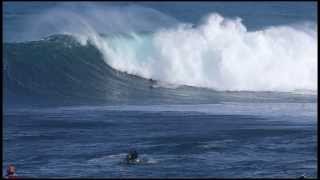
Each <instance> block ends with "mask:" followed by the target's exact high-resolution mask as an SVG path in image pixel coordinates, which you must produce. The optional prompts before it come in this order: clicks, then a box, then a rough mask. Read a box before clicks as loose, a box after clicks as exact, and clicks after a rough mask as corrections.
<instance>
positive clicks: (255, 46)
mask: <svg viewBox="0 0 320 180" xmlns="http://www.w3.org/2000/svg"><path fill="white" fill-rule="evenodd" d="M85 38H87V40H88V41H90V42H91V43H92V44H94V45H95V46H96V47H97V48H98V49H99V50H100V51H101V53H102V54H103V56H104V60H105V62H106V63H107V64H109V65H110V66H111V67H112V68H114V69H117V70H119V71H122V72H126V73H128V74H134V75H138V76H141V77H144V78H151V79H155V80H159V81H163V82H167V83H172V84H182V85H190V86H196V87H207V88H211V89H215V90H222V91H226V90H231V91H243V90H245V91H294V90H298V89H299V90H300V89H304V90H316V89H317V35H316V31H315V30H313V29H311V28H309V29H308V28H304V29H302V28H300V29H299V28H298V27H290V26H278V27H269V28H266V29H264V30H258V31H253V32H249V31H247V29H246V27H245V26H244V25H243V24H242V23H241V19H235V20H231V19H225V18H223V17H222V16H220V15H218V14H211V15H210V16H209V17H208V18H207V20H206V21H205V22H204V23H203V24H200V25H198V26H196V27H192V26H190V25H181V26H179V27H177V28H171V29H163V30H159V31H157V32H155V33H152V34H149V35H144V34H137V33H131V34H129V37H127V36H114V37H111V38H110V37H107V38H105V37H101V36H99V35H97V34H88V35H87V36H80V37H79V38H78V39H79V41H80V42H82V43H84V42H86V40H85Z"/></svg>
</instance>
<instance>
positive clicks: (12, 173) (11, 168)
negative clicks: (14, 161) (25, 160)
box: [6, 164, 17, 179]
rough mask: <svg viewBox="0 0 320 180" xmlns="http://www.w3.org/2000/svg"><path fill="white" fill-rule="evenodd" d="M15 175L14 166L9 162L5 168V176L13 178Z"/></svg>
mask: <svg viewBox="0 0 320 180" xmlns="http://www.w3.org/2000/svg"><path fill="white" fill-rule="evenodd" d="M16 176H17V174H16V167H14V166H13V165H11V164H10V165H9V166H8V169H7V174H6V178H8V179H11V178H15V177H16Z"/></svg>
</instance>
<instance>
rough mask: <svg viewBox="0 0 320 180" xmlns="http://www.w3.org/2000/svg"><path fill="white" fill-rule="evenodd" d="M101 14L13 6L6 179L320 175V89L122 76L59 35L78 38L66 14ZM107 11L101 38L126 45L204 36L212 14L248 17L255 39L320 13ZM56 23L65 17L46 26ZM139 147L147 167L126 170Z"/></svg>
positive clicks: (208, 5)
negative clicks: (230, 86) (193, 32)
mask: <svg viewBox="0 0 320 180" xmlns="http://www.w3.org/2000/svg"><path fill="white" fill-rule="evenodd" d="M90 5H92V4H90V3H87V4H86V3H79V4H77V3H76V2H72V3H62V4H61V3H53V2H52V3H49V2H39V3H38V2H32V3H29V2H28V3H27V2H6V3H4V40H5V42H3V45H4V49H3V50H4V57H3V60H4V61H3V69H4V73H3V80H4V89H3V90H4V102H3V105H4V115H3V125H4V129H3V130H4V134H3V145H4V146H3V157H4V161H3V163H2V166H3V168H2V169H3V171H5V169H6V167H7V166H8V164H11V163H12V164H14V165H15V166H16V168H17V174H18V175H19V176H22V177H223V178H228V177H229V178H234V177H241V178H243V177H273V178H280V177H281V178H284V177H286V178H288V177H289V178H295V177H299V176H301V175H305V176H307V177H316V176H317V154H316V153H317V148H318V147H317V128H316V127H317V111H316V110H317V92H316V89H311V90H310V89H309V90H306V89H302V90H301V89H297V90H295V91H291V90H287V91H286V90H284V91H283V90H282V91H277V90H274V91H273V90H262V91H261V90H253V91H252V90H240V91H234V90H223V91H219V90H216V89H214V88H213V89H212V88H210V87H205V88H201V87H197V86H189V85H182V86H178V87H176V86H172V85H169V86H168V85H163V84H162V83H159V82H158V81H157V80H150V79H146V78H142V77H140V76H139V75H137V74H135V75H133V74H128V73H126V72H121V71H119V70H117V69H115V68H112V67H111V66H110V65H109V64H107V63H105V61H104V56H103V53H101V51H99V49H98V48H97V47H96V46H95V45H94V44H90V43H89V44H87V45H81V44H80V43H79V42H78V41H77V40H76V39H75V38H74V37H72V36H70V34H68V33H65V32H64V31H63V32H62V31H61V29H62V28H61V29H59V27H62V25H63V27H64V29H63V30H66V31H69V30H70V32H71V31H72V32H78V31H74V29H73V28H70V27H75V26H77V25H78V24H76V23H75V24H73V23H74V22H73V21H69V20H66V21H62V20H61V19H60V18H61V17H59V16H58V15H57V14H56V12H61V11H62V10H61V9H64V10H65V9H67V10H70V11H71V9H72V10H73V11H76V12H77V13H80V14H81V13H84V14H86V13H87V15H88V14H89V15H90V13H92V9H90V11H89V10H88V9H87V7H88V6H90ZM99 6H100V7H99V8H102V9H104V10H105V11H112V12H113V14H112V13H110V14H108V15H109V16H110V17H104V18H107V19H108V18H109V20H110V23H109V24H111V25H112V26H111V25H110V26H108V23H105V22H104V21H103V20H101V19H100V18H98V20H99V21H97V19H95V18H93V16H90V17H91V18H92V19H91V20H92V21H93V20H95V22H94V23H93V24H91V25H92V27H94V29H95V30H97V31H99V33H101V34H103V35H102V36H106V37H114V34H113V33H114V32H117V33H118V34H117V35H118V36H121V37H122V36H124V35H126V33H127V32H126V30H127V31H129V30H130V32H131V31H135V32H137V34H138V35H141V37H149V36H152V34H153V32H155V31H158V30H159V29H161V28H170V27H174V26H175V25H176V24H179V23H181V22H184V23H192V24H193V25H194V26H197V24H201V22H202V21H203V19H204V18H205V17H206V16H208V15H209V14H210V13H213V12H216V13H219V14H221V15H222V16H223V17H230V18H234V17H241V18H242V23H243V24H244V25H245V26H246V28H247V29H248V31H256V30H259V29H264V28H268V27H271V26H274V27H277V26H280V25H286V26H299V27H300V26H303V27H305V26H306V27H310V26H311V27H313V26H314V24H316V20H317V19H316V18H317V16H316V13H317V7H316V3H314V2H260V3H258V2H229V3H228V2H164V3H154V2H137V3H133V2H129V3H127V2H126V3H125V2H123V3H112V2H108V3H103V4H100V5H99ZM141 8H142V9H141ZM93 9H94V8H93ZM87 10H88V11H87ZM94 10H95V13H94V15H95V16H99V15H102V14H100V13H97V11H98V9H94ZM138 10H139V11H138ZM140 10H141V11H140ZM53 12H54V13H53ZM64 13H65V12H64ZM126 13H127V14H128V15H123V14H126ZM130 13H131V14H130ZM47 14H49V19H50V18H51V17H50V16H52V15H53V14H55V15H56V16H52V19H53V20H52V19H51V20H50V21H46V22H43V23H42V24H41V23H40V24H37V23H38V22H40V21H41V18H40V17H44V16H46V17H47ZM64 15H65V14H64ZM119 17H121V18H122V19H121V18H119ZM132 17H134V18H138V19H137V20H136V21H139V23H137V24H136V23H135V21H133V20H132V19H130V18H132ZM37 18H38V21H37ZM104 18H102V19H104ZM112 18H117V21H114V22H113V21H111V20H112ZM30 19H31V21H30ZM55 19H59V21H55ZM128 19H129V21H127V20H128ZM60 20H61V21H60ZM86 20H88V19H86ZM100 20H101V21H100ZM48 22H49V23H48ZM116 22H119V23H116ZM120 22H126V26H125V28H124V24H121V23H120ZM129 22H130V23H129ZM30 23H31V24H33V25H34V26H32V27H31V26H27V25H28V24H30ZM50 23H52V24H50ZM60 23H61V24H60ZM65 23H70V24H71V25H70V27H69V26H68V27H66V26H64V24H65ZM101 24H103V25H104V26H100V25H101ZM36 25H37V26H36ZM104 28H105V29H107V30H105V31H103V30H104ZM76 29H77V30H78V28H76ZM123 34H124V35H123ZM72 35H73V34H72ZM48 36H49V37H48ZM129 43H130V41H126V43H125V44H129ZM181 46H182V45H181ZM279 49H281V48H279ZM144 51H147V50H145V49H144ZM150 51H151V50H150ZM147 53H148V51H147ZM282 57H284V58H286V56H282ZM308 58H309V57H307V58H305V59H307V60H308ZM240 59H241V58H240ZM288 59H290V58H288ZM302 59H303V58H302ZM239 64H241V63H239ZM290 68H295V66H293V67H290ZM161 72H162V71H161ZM177 73H178V72H177ZM195 75H196V74H195ZM257 75H260V76H261V77H262V81H267V82H269V81H270V84H273V83H275V82H276V81H272V80H270V79H267V78H266V79H264V77H267V76H264V75H263V74H259V72H258V71H257ZM253 76H254V75H253ZM172 77H174V75H172ZM277 78H279V79H281V77H277ZM295 82H297V83H298V80H295ZM299 83H303V82H299ZM314 83H315V84H316V82H314ZM253 87H255V86H253ZM286 87H287V86H285V87H284V89H285V88H286ZM132 148H134V149H136V150H137V151H138V152H139V154H140V158H141V159H142V162H141V163H139V164H135V165H128V164H125V163H123V160H124V158H125V156H126V153H127V152H128V151H129V149H132Z"/></svg>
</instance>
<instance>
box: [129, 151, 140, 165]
mask: <svg viewBox="0 0 320 180" xmlns="http://www.w3.org/2000/svg"><path fill="white" fill-rule="evenodd" d="M126 162H127V163H138V162H140V159H138V153H137V151H136V150H130V151H129V153H128V155H127V156H126Z"/></svg>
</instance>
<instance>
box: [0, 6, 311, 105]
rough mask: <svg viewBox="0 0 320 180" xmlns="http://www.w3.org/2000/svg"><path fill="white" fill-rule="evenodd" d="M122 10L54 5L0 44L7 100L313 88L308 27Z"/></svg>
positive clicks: (182, 97) (203, 96) (214, 98)
mask: <svg viewBox="0 0 320 180" xmlns="http://www.w3.org/2000/svg"><path fill="white" fill-rule="evenodd" d="M121 10H122V11H125V12H126V13H119V12H121V11H119V9H117V8H110V10H108V11H103V10H102V9H101V8H100V9H99V8H98V7H93V8H91V9H90V8H89V9H87V8H85V9H84V10H83V9H82V10H81V13H80V12H79V11H78V12H74V11H72V10H70V7H68V8H66V9H63V8H62V9H61V8H58V9H53V10H51V11H49V12H47V13H46V14H44V15H43V16H42V19H41V20H39V21H34V22H33V26H30V27H32V28H31V29H29V30H26V31H25V32H26V34H27V35H28V36H30V37H32V38H31V39H34V40H33V41H23V42H11V43H4V66H3V67H4V81H5V84H4V85H5V89H4V90H5V93H6V95H5V99H6V98H7V99H19V100H20V101H21V100H22V101H30V99H31V101H32V100H34V99H35V98H34V97H36V98H37V99H40V98H38V97H40V96H41V97H42V98H46V99H52V100H56V99H58V101H59V102H61V101H69V100H70V99H73V100H72V101H74V100H76V101H77V100H83V99H91V100H94V101H101V102H105V101H113V102H114V101H116V102H120V103H121V102H128V101H130V102H137V101H141V99H149V100H150V101H154V100H156V99H157V100H159V101H157V102H160V101H161V102H163V101H165V102H166V103H168V102H171V101H172V102H173V101H176V100H178V102H180V103H185V101H188V102H192V101H194V100H197V101H199V102H202V103H212V102H219V101H220V100H221V99H223V100H224V101H228V99H229V100H231V99H232V101H237V100H236V99H238V100H240V101H242V100H243V96H242V95H241V96H238V94H237V93H238V92H239V91H240V92H243V93H246V92H248V91H249V92H262V93H260V94H259V97H258V96H256V95H255V94H254V93H251V94H250V95H246V96H247V99H248V98H249V99H251V100H252V99H255V100H257V99H258V100H259V101H264V100H266V99H265V97H266V96H264V94H263V92H275V96H274V97H273V96H269V95H268V98H271V99H276V98H278V95H277V94H276V93H277V92H294V93H297V92H299V93H300V92H303V93H307V94H310V92H311V94H314V93H315V92H316V90H317V33H316V32H317V27H316V25H315V24H312V23H299V24H295V25H283V26H272V27H263V28H261V29H260V30H254V31H252V30H250V31H249V30H248V29H247V28H246V26H245V25H244V24H243V23H242V20H241V18H234V19H230V18H225V17H223V16H221V15H219V14H216V13H213V14H209V15H208V16H207V17H204V18H203V20H202V22H200V23H198V24H188V23H183V22H178V21H177V20H176V19H174V18H171V17H169V16H166V15H163V14H161V13H159V12H157V11H154V10H152V9H148V8H141V7H135V6H133V7H126V8H124V7H122V9H121ZM105 17H111V19H112V18H114V19H115V21H105V20H104V18H105ZM108 19H110V18H108ZM133 20H136V21H135V22H131V21H133ZM28 27H29V26H28ZM40 37H42V39H40ZM230 91H231V92H234V94H230ZM221 92H222V93H221ZM223 92H226V93H223ZM228 93H229V94H228ZM221 94H223V95H221ZM22 97H24V98H26V99H24V98H22ZM57 97H62V98H57ZM282 97H283V98H285V99H286V100H287V99H288V98H287V96H282ZM268 98H267V99H268ZM176 102H177V101H176ZM146 103H150V102H146Z"/></svg>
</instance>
